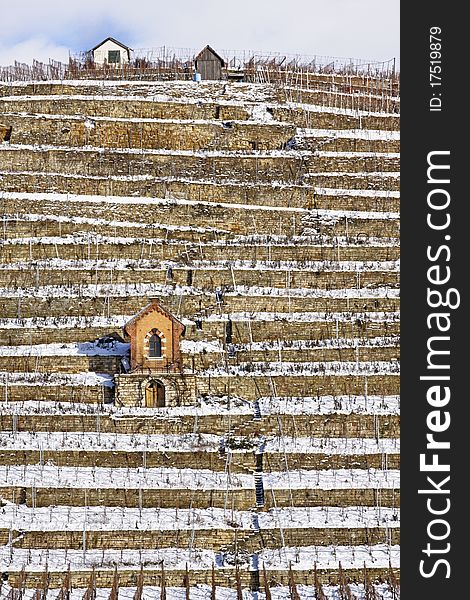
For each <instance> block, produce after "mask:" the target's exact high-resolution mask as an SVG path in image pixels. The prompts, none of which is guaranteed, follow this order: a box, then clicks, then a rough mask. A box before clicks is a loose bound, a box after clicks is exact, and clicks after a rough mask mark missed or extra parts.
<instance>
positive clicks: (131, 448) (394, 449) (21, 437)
mask: <svg viewBox="0 0 470 600" xmlns="http://www.w3.org/2000/svg"><path fill="white" fill-rule="evenodd" d="M231 439H232V440H233V442H234V446H235V447H234V449H233V452H235V453H237V452H241V453H243V452H252V451H253V449H255V450H256V449H257V448H261V447H262V448H263V449H264V452H270V453H278V452H281V453H283V452H286V453H288V454H291V453H299V454H342V455H351V454H396V453H398V452H399V451H400V442H399V440H397V439H394V438H382V439H379V440H375V439H374V438H337V437H335V438H317V437H315V438H314V437H295V438H294V437H289V436H283V437H274V436H269V437H267V438H265V437H264V436H261V437H260V438H257V437H255V436H253V438H252V440H251V441H250V445H249V447H248V448H237V446H236V441H237V440H239V441H240V440H244V439H245V438H237V437H236V436H235V437H232V438H231ZM221 441H222V439H221V436H218V435H212V434H208V433H184V434H180V435H178V434H173V435H172V434H155V433H154V434H148V435H146V434H138V433H133V434H123V433H101V432H93V431H88V432H69V431H64V432H30V431H19V432H6V431H3V432H1V438H0V448H1V449H4V450H44V451H46V450H50V451H55V452H68V451H77V450H86V451H87V452H109V451H111V450H113V451H117V450H120V451H122V452H147V451H148V452H198V451H203V452H218V451H219V449H220V444H221Z"/></svg>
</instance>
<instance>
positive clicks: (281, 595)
mask: <svg viewBox="0 0 470 600" xmlns="http://www.w3.org/2000/svg"><path fill="white" fill-rule="evenodd" d="M348 585H349V589H350V590H351V593H352V597H351V600H367V595H368V594H370V592H366V591H365V589H364V585H363V584H361V583H360V584H356V583H349V584H348ZM372 585H373V588H374V590H375V592H376V594H378V596H377V597H378V598H380V600H396V597H397V596H396V593H395V592H394V591H393V590H392V589H391V587H390V586H389V585H388V584H387V583H374V584H372ZM269 591H270V594H271V598H272V600H285V599H286V598H288V597H289V595H290V588H289V587H287V586H282V585H279V586H275V587H271V588H270V590H269ZM136 592H137V588H135V587H122V586H119V600H135V598H136V597H137V596H136ZM323 592H324V594H325V600H337V599H338V598H339V594H340V591H339V587H338V586H332V585H323ZM111 593H112V592H111V588H97V589H96V597H95V598H96V600H109V598H110V594H111ZM165 593H166V598H167V600H187V595H186V588H182V587H168V586H167V587H166V588H165ZM216 593H217V600H239V596H238V592H237V590H235V589H230V588H226V587H221V586H217V592H216ZM297 593H298V594H299V600H315V595H316V591H315V588H314V587H313V586H307V585H297ZM13 594H14V592H12V588H11V587H10V586H9V585H8V583H5V584H3V588H2V590H0V600H7V599H8V600H10V599H11V598H12V597H13ZM34 594H35V590H33V589H26V590H24V592H23V596H22V598H23V600H35V599H34V598H33V595H34ZM59 594H60V590H59V589H51V588H50V589H49V590H48V591H47V592H46V596H43V597H42V598H43V600H60V597H59ZM83 594H84V590H83V589H73V590H71V591H70V596H69V597H68V598H69V600H83ZM160 594H161V589H160V588H159V587H154V586H144V587H143V588H142V596H141V598H142V600H156V599H157V598H160ZM139 597H140V596H139ZM189 597H190V598H191V600H214V596H213V592H212V586H209V585H206V584H199V585H197V586H191V587H190V588H189ZM243 599H244V600H266V595H265V594H264V593H263V592H251V591H248V590H244V591H243Z"/></svg>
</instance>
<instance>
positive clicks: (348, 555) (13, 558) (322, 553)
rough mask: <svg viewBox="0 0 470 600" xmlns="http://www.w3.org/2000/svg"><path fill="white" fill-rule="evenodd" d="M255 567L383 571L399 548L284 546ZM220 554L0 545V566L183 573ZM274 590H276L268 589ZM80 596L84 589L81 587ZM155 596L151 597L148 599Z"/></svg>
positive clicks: (395, 560)
mask: <svg viewBox="0 0 470 600" xmlns="http://www.w3.org/2000/svg"><path fill="white" fill-rule="evenodd" d="M258 557H259V564H260V566H263V565H264V566H265V567H266V569H268V570H271V571H275V570H283V571H286V570H288V568H289V564H291V566H292V569H293V570H303V571H309V572H310V571H311V569H312V564H313V563H316V565H317V568H318V569H337V568H338V562H339V561H340V562H341V565H342V567H343V569H357V570H360V571H362V570H363V569H364V564H365V565H366V566H367V567H370V568H382V569H388V568H389V566H390V564H391V566H392V567H394V568H398V567H399V558H400V548H399V546H389V545H387V544H376V545H368V546H365V545H357V546H303V547H301V548H296V547H289V546H287V547H284V548H282V549H281V550H266V549H265V550H263V551H262V552H260V554H259V555H258ZM222 560H223V559H222V557H221V556H220V554H219V553H218V552H214V551H213V550H204V549H200V548H196V549H189V550H186V549H184V548H161V549H152V550H93V549H88V550H87V551H86V552H83V550H52V549H48V550H36V549H26V548H10V547H7V546H3V547H0V568H1V569H2V570H6V571H21V569H22V568H23V567H25V570H26V571H28V572H31V571H37V572H42V571H44V569H45V567H46V565H47V568H48V570H49V572H51V571H62V572H64V573H65V571H66V570H67V568H68V566H69V565H70V568H71V570H72V571H84V570H91V569H92V568H93V567H95V568H96V567H98V568H103V567H104V568H107V569H110V570H114V568H115V565H116V564H118V565H119V569H120V570H123V571H125V570H127V569H129V568H131V569H135V568H139V566H140V565H141V564H142V565H144V566H145V568H146V569H155V570H157V569H158V570H160V569H161V566H162V562H163V564H164V565H165V569H167V570H181V571H185V569H186V567H188V568H189V569H191V570H196V569H198V570H199V569H201V570H206V571H210V569H211V568H212V566H213V565H216V567H222V566H224V565H223V563H222ZM273 589H275V588H273ZM81 592H82V594H83V590H81ZM152 600H154V599H152Z"/></svg>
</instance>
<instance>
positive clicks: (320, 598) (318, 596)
mask: <svg viewBox="0 0 470 600" xmlns="http://www.w3.org/2000/svg"><path fill="white" fill-rule="evenodd" d="M313 585H314V586H315V600H328V598H327V597H326V595H325V592H324V591H323V585H322V583H321V581H320V579H319V578H318V572H317V563H315V564H314V566H313Z"/></svg>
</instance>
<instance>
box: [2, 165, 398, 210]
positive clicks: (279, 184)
mask: <svg viewBox="0 0 470 600" xmlns="http://www.w3.org/2000/svg"><path fill="white" fill-rule="evenodd" d="M390 173H391V176H393V177H395V176H396V173H395V172H393V171H392V172H390ZM11 174H15V175H33V176H34V177H65V178H67V179H91V180H96V181H153V182H155V183H161V182H166V183H183V184H184V183H187V184H198V185H204V186H211V187H215V188H217V187H224V188H225V187H227V186H233V187H243V188H247V187H248V188H250V187H251V188H261V189H262V188H270V189H273V190H275V189H277V188H278V189H280V190H286V189H292V190H296V189H297V190H314V191H315V193H316V194H318V195H328V196H356V197H358V198H360V197H374V198H399V197H400V192H399V191H398V190H361V189H356V188H354V189H347V188H325V187H317V186H313V185H310V184H308V183H307V182H305V181H303V182H302V184H298V183H291V182H289V181H276V180H270V181H240V180H238V179H226V178H225V179H223V181H218V180H214V179H205V178H197V179H194V178H190V177H179V176H170V175H168V176H161V175H158V176H154V175H106V176H104V175H81V174H79V173H66V172H53V171H48V172H45V173H37V172H36V171H16V170H15V171H0V176H1V175H11ZM326 174H329V172H328V173H326ZM341 174H342V175H345V176H347V175H351V172H350V171H347V172H341ZM382 174H383V173H382V172H380V175H382ZM250 206H251V205H250Z"/></svg>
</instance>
